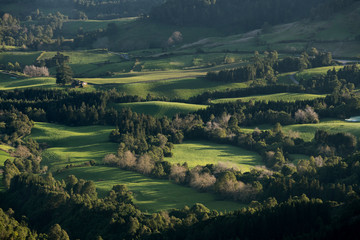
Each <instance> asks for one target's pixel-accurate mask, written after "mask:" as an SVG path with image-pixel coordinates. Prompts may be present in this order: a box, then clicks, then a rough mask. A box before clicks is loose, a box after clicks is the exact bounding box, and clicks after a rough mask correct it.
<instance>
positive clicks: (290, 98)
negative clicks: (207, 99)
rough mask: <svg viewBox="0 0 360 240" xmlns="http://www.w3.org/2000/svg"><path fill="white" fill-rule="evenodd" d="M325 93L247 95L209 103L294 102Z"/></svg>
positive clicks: (314, 97)
mask: <svg viewBox="0 0 360 240" xmlns="http://www.w3.org/2000/svg"><path fill="white" fill-rule="evenodd" d="M325 97H326V95H317V94H306V93H276V94H269V95H256V96H249V97H241V98H220V99H215V100H212V101H211V103H214V104H216V103H226V102H233V101H238V100H242V101H244V102H249V101H253V102H258V101H265V102H269V101H284V102H295V101H299V100H300V101H301V100H313V99H316V98H325Z"/></svg>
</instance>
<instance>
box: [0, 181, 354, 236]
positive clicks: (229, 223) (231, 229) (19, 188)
mask: <svg viewBox="0 0 360 240" xmlns="http://www.w3.org/2000/svg"><path fill="white" fill-rule="evenodd" d="M40 199H41V201H39V200H40ZM0 204H1V206H2V207H3V208H4V209H8V208H9V207H12V209H14V210H15V212H14V211H12V210H7V214H3V215H4V216H3V215H0V216H3V217H2V218H1V222H3V223H5V224H4V225H5V226H7V228H6V229H5V231H2V232H1V234H3V235H4V236H6V234H7V233H8V232H10V233H11V231H12V229H11V228H9V227H8V226H10V224H11V225H12V226H14V225H15V226H17V225H18V224H17V223H16V220H15V219H14V217H15V218H19V217H20V216H21V215H26V216H27V219H28V221H29V224H30V226H31V228H33V229H36V230H37V231H39V232H47V233H48V234H41V235H40V236H41V237H42V238H41V239H69V238H70V239H75V238H79V239H100V237H101V239H119V238H123V239H199V238H200V239H204V238H206V239H235V238H240V237H244V238H245V237H246V238H247V239H259V238H263V237H266V238H268V237H271V238H276V239H289V238H290V239H292V238H294V239H296V238H297V237H302V238H304V237H306V238H316V239H329V237H330V238H331V237H333V238H334V239H336V238H337V237H338V236H339V234H340V233H341V236H342V239H350V237H351V236H353V235H352V234H353V233H355V226H356V225H357V224H358V220H357V219H358V215H359V200H357V199H356V198H350V199H349V201H348V205H345V206H341V205H338V204H337V203H335V202H323V201H322V200H320V199H309V198H308V197H307V196H306V195H304V194H303V195H302V196H301V197H292V198H290V199H289V200H287V201H284V202H282V203H278V202H277V200H276V199H275V198H268V199H267V200H265V201H263V202H255V201H254V202H252V203H251V204H250V207H248V208H246V209H242V210H239V211H236V212H233V213H228V214H219V213H218V212H216V211H210V210H209V209H207V208H206V207H205V206H203V205H202V204H196V205H194V206H193V207H191V208H189V207H185V208H184V209H179V210H175V209H174V210H170V211H169V212H160V213H155V214H152V215H146V214H144V213H142V212H141V211H140V210H138V209H137V208H136V206H134V204H133V202H132V195H131V193H130V192H129V191H128V190H127V188H126V187H125V186H123V185H117V186H114V187H113V189H112V190H111V191H110V193H109V195H108V196H106V197H105V198H103V199H99V198H98V197H97V195H96V189H95V186H94V184H93V183H92V182H91V181H90V182H89V181H84V180H82V179H77V178H76V177H74V176H69V177H68V178H67V179H66V180H65V181H61V182H60V181H56V180H55V179H54V178H52V177H51V175H47V176H44V177H41V176H35V175H31V174H30V175H24V174H23V175H19V176H17V177H15V178H14V179H13V181H12V184H11V187H10V189H9V190H8V191H7V192H6V193H5V194H4V193H3V194H2V196H1V201H0ZM28 206H32V207H28ZM9 215H12V216H13V217H11V222H8V221H9V220H8V219H9ZM350 219H353V220H352V221H351V220H350ZM5 221H7V222H5ZM4 225H2V226H4ZM284 226H286V227H285V228H284ZM220 227H221V229H226V231H219V228H220ZM17 229H18V230H20V228H17ZM342 230H346V231H345V232H342ZM26 231H29V230H26V229H25V230H24V232H22V234H24V235H25V233H26ZM30 234H31V235H33V236H36V233H34V232H33V233H29V232H28V235H30ZM332 234H335V235H332ZM31 235H30V236H31ZM25 236H26V235H25ZM55 237H58V238H55ZM61 237H62V238H61ZM4 239H7V238H4Z"/></svg>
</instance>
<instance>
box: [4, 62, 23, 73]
mask: <svg viewBox="0 0 360 240" xmlns="http://www.w3.org/2000/svg"><path fill="white" fill-rule="evenodd" d="M0 69H3V70H7V71H15V72H21V69H22V68H21V65H20V63H18V62H15V63H12V62H8V63H7V64H0Z"/></svg>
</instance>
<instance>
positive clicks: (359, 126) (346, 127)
mask: <svg viewBox="0 0 360 240" xmlns="http://www.w3.org/2000/svg"><path fill="white" fill-rule="evenodd" d="M256 127H257V128H259V129H261V130H269V129H272V128H273V126H271V125H269V124H263V125H259V126H253V127H241V130H242V131H244V132H252V131H254V129H255V128H256ZM282 129H283V131H284V132H285V133H288V132H289V131H294V132H298V133H299V134H300V137H301V138H303V139H304V140H305V141H311V140H312V139H313V138H314V135H315V132H316V131H317V130H319V129H320V130H325V131H328V132H330V133H338V132H346V133H351V134H353V135H354V136H356V137H358V138H359V137H360V122H346V121H344V120H339V119H331V118H327V119H320V123H314V124H293V125H287V126H283V127H282Z"/></svg>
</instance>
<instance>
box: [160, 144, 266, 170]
mask: <svg viewBox="0 0 360 240" xmlns="http://www.w3.org/2000/svg"><path fill="white" fill-rule="evenodd" d="M174 146H175V148H174V149H173V150H172V153H173V154H174V156H173V157H171V158H166V160H167V161H169V162H170V163H173V164H174V163H181V164H182V163H184V162H186V163H187V164H188V166H189V167H190V168H193V167H195V166H198V165H200V166H205V165H206V164H218V163H222V164H224V165H226V166H228V167H235V168H238V169H240V170H241V171H242V172H246V171H250V169H251V168H254V167H256V166H260V165H264V163H263V162H262V159H261V156H260V155H258V154H257V153H255V152H252V151H248V150H245V149H243V148H240V147H235V146H230V145H224V144H217V143H212V142H208V141H186V142H184V143H182V144H176V145H174Z"/></svg>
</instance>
